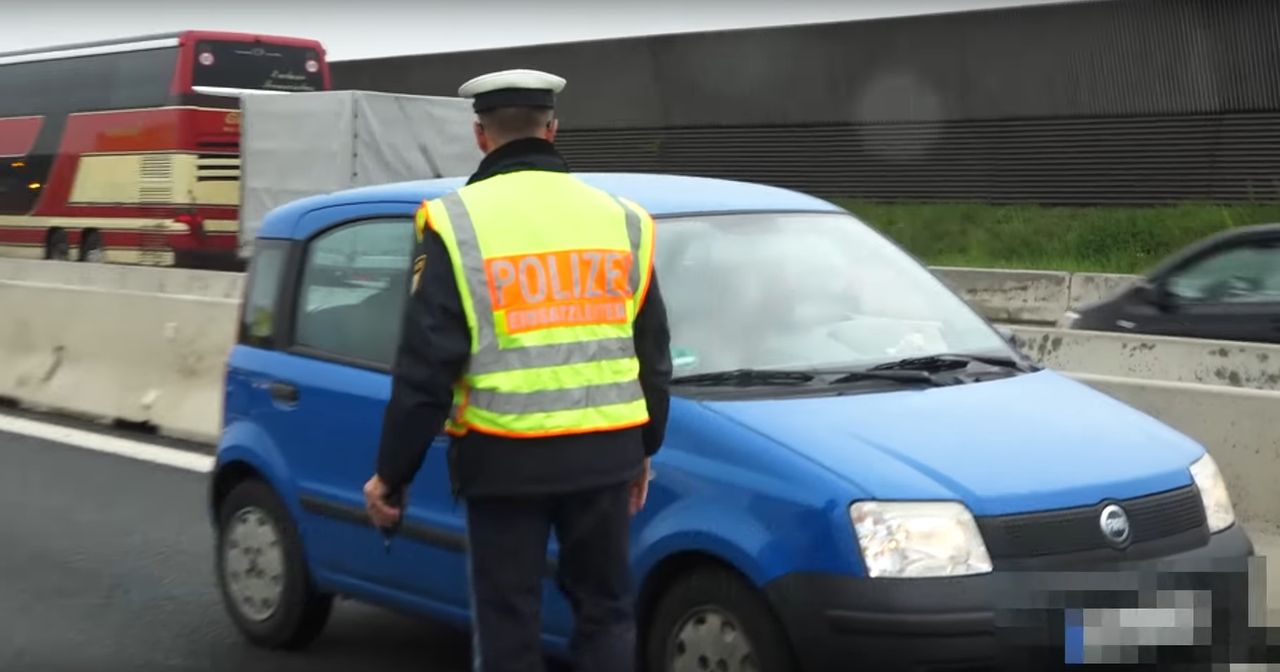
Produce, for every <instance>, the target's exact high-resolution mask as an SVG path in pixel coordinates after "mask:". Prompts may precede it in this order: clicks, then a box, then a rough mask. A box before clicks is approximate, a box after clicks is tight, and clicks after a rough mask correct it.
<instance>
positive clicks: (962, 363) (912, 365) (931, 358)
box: [869, 352, 1039, 373]
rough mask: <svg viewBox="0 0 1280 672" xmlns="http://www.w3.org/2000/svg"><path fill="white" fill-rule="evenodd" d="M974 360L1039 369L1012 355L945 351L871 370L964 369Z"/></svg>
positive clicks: (1014, 367) (994, 364) (1029, 370)
mask: <svg viewBox="0 0 1280 672" xmlns="http://www.w3.org/2000/svg"><path fill="white" fill-rule="evenodd" d="M972 362H978V363H979V364H986V365H988V366H995V367H999V368H1003V369H1016V370H1018V371H1021V372H1023V373H1033V372H1035V371H1038V370H1039V369H1038V368H1036V367H1035V366H1033V365H1031V364H1028V363H1026V362H1023V361H1020V360H1018V359H1014V358H1012V357H1002V356H999V355H970V354H966V353H950V352H949V353H943V354H937V355H927V356H924V357H907V358H906V359H899V360H897V361H893V362H886V363H884V364H877V365H876V366H873V367H871V368H870V369H869V370H870V371H920V372H937V371H952V370H955V369H963V368H965V367H967V366H968V365H969V364H970V363H972Z"/></svg>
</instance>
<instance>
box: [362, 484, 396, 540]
mask: <svg viewBox="0 0 1280 672" xmlns="http://www.w3.org/2000/svg"><path fill="white" fill-rule="evenodd" d="M390 494H391V490H390V488H388V487H387V484H386V483H383V482H382V479H381V478H378V475H377V474H374V475H373V478H370V479H369V481H368V482H367V483H365V484H364V508H365V510H366V511H368V512H369V519H370V520H372V521H373V524H374V526H375V527H379V528H388V527H394V526H395V524H396V522H397V521H399V520H400V513H401V512H400V509H398V508H396V507H393V506H390V505H389V504H387V497H388V496H389V495H390Z"/></svg>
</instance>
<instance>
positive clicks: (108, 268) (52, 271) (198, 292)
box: [0, 259, 244, 300]
mask: <svg viewBox="0 0 1280 672" xmlns="http://www.w3.org/2000/svg"><path fill="white" fill-rule="evenodd" d="M0 280H11V281H15V282H30V283H37V284H43V285H58V286H64V287H84V288H96V289H100V290H120V291H126V292H147V293H154V294H171V295H176V296H199V297H204V298H209V299H232V300H238V299H239V298H240V296H241V294H242V292H243V289H244V275H243V274H241V273H223V272H218V271H194V270H189V269H174V268H159V267H149V266H123V265H116V264H85V263H76V262H57V261H31V260H22V259H0Z"/></svg>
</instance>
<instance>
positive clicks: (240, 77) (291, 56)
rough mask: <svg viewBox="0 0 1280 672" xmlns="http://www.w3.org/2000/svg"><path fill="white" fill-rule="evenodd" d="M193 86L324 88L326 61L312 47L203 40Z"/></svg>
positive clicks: (278, 88)
mask: <svg viewBox="0 0 1280 672" xmlns="http://www.w3.org/2000/svg"><path fill="white" fill-rule="evenodd" d="M195 55H196V57H195V64H194V65H193V66H192V67H194V68H195V72H194V73H193V75H192V78H191V85H192V87H202V88H204V87H207V88H216V89H261V90H268V91H323V90H324V89H325V88H326V86H325V81H324V67H323V65H324V63H323V59H322V57H321V54H320V53H319V52H317V50H315V49H313V48H310V47H302V46H292V45H281V44H269V43H266V42H226V41H217V40H200V41H199V42H197V43H196V45H195Z"/></svg>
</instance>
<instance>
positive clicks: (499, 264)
mask: <svg viewBox="0 0 1280 672" xmlns="http://www.w3.org/2000/svg"><path fill="white" fill-rule="evenodd" d="M511 177H512V176H504V177H503V178H494V179H506V180H508V184H519V182H516V181H513V180H511V179H510V178H511ZM539 179H541V178H539ZM562 179H566V180H572V179H574V178H571V177H568V176H564V177H563V178H562ZM553 184H554V183H553ZM574 184H576V182H575V183H574ZM530 186H531V185H525V186H524V188H530ZM566 186H567V185H566ZM575 188H580V187H575ZM550 192H551V193H550V194H549V195H548V196H546V197H545V198H548V199H554V198H555V197H556V196H557V194H555V190H554V188H552V189H551V190H550ZM561 195H562V196H565V197H567V198H576V197H577V196H578V194H575V193H566V194H561ZM504 197H505V198H503V199H499V200H502V201H504V202H505V201H506V200H512V201H515V200H518V199H517V198H516V195H515V194H512V195H509V196H508V195H506V194H504ZM535 202H536V201H535ZM613 203H614V205H616V207H617V208H618V209H620V210H621V212H620V213H616V211H615V213H616V214H621V215H622V216H623V219H622V222H620V223H625V235H626V249H607V247H602V248H601V249H594V250H593V249H586V250H569V251H564V250H532V249H530V250H524V251H521V252H519V253H518V254H514V255H509V256H502V255H494V254H491V255H490V256H489V257H488V258H486V256H485V252H484V250H482V245H481V236H480V235H479V232H478V231H477V227H476V223H475V221H474V219H473V217H472V214H471V212H470V211H469V210H468V208H467V205H466V201H465V199H464V196H463V194H462V193H459V192H453V193H450V194H447V195H445V196H443V197H441V198H440V199H439V201H438V202H437V204H438V206H439V208H440V209H442V210H443V211H444V212H443V214H444V217H443V218H441V217H438V216H437V217H436V219H439V220H447V224H446V223H445V222H443V221H441V222H436V223H433V224H432V225H433V227H435V228H436V230H437V231H438V232H440V233H441V238H442V239H443V240H444V241H445V244H446V247H448V248H449V251H450V256H451V258H452V260H453V262H454V271H455V276H457V280H458V285H459V289H460V290H462V291H461V293H462V295H463V298H464V301H463V303H464V308H465V309H466V312H467V318H468V322H469V327H470V328H471V333H472V352H471V360H470V365H469V366H468V370H467V373H466V374H465V376H464V380H463V382H462V384H461V385H459V386H458V388H457V389H456V390H455V411H454V417H453V421H452V422H451V426H450V431H451V432H452V433H455V434H457V433H461V432H462V431H464V429H465V428H468V427H469V428H476V429H480V430H481V431H487V432H491V433H497V434H509V435H513V436H545V435H556V434H567V433H577V432H585V431H598V430H602V429H609V428H620V427H626V426H636V425H640V424H643V423H644V422H646V421H647V420H648V412H647V408H646V407H645V404H644V394H643V390H642V388H641V387H640V384H639V380H638V369H639V363H638V361H637V360H636V358H635V347H634V342H633V339H632V335H631V334H632V332H631V327H632V323H633V322H634V317H635V313H636V312H637V311H638V308H639V305H640V301H641V300H642V299H643V296H644V294H645V292H646V290H647V289H648V283H649V276H650V273H649V269H651V263H652V262H651V260H652V254H653V249H652V248H653V244H652V243H653V238H652V234H653V231H652V227H653V225H652V219H651V218H649V219H647V222H646V221H645V220H643V219H642V217H641V215H640V214H639V213H638V212H637V210H636V209H635V208H633V207H632V206H630V205H629V204H627V203H626V202H624V201H622V200H620V199H617V198H613ZM487 205H489V206H490V207H489V208H488V211H492V210H493V209H494V208H493V207H492V204H487ZM526 205H527V203H526ZM424 207H430V204H427V206H424ZM583 207H584V212H586V213H588V214H587V215H585V216H587V217H598V216H599V215H601V214H603V213H602V212H595V213H592V208H591V207H589V204H584V206H583ZM484 209H485V208H482V210H484ZM570 210H571V209H570ZM517 212H518V210H517ZM436 213H437V215H439V214H441V213H440V212H439V210H437V211H436ZM616 214H615V216H616ZM425 216H427V214H426V213H424V217H425ZM646 223H647V224H648V229H649V230H648V231H646V230H645V229H646V227H645V224H646ZM571 224H572V223H571V222H567V223H566V226H570V225H571ZM420 225H421V224H420ZM592 226H596V227H598V226H599V225H598V224H593V225H592ZM602 231H603V234H602ZM490 233H491V235H492V232H490ZM507 233H508V235H509V236H511V233H510V232H507ZM595 233H596V238H597V239H599V238H600V237H601V235H604V236H605V237H606V238H607V237H608V236H609V235H613V234H607V230H606V229H597V230H595ZM646 234H648V235H647V236H646ZM512 237H515V236H512ZM619 242H620V241H619ZM646 243H648V245H647V247H646ZM518 247H519V246H517V248H518ZM628 257H629V259H628ZM628 262H629V268H628V270H627V272H626V273H625V277H624V274H623V273H622V267H621V264H623V263H628ZM623 283H625V284H623ZM495 304H497V305H495ZM499 319H501V323H499V322H498V320H499ZM551 332H554V333H555V335H556V337H557V338H560V342H538V341H540V340H546V338H547V336H546V334H548V333H551Z"/></svg>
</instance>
